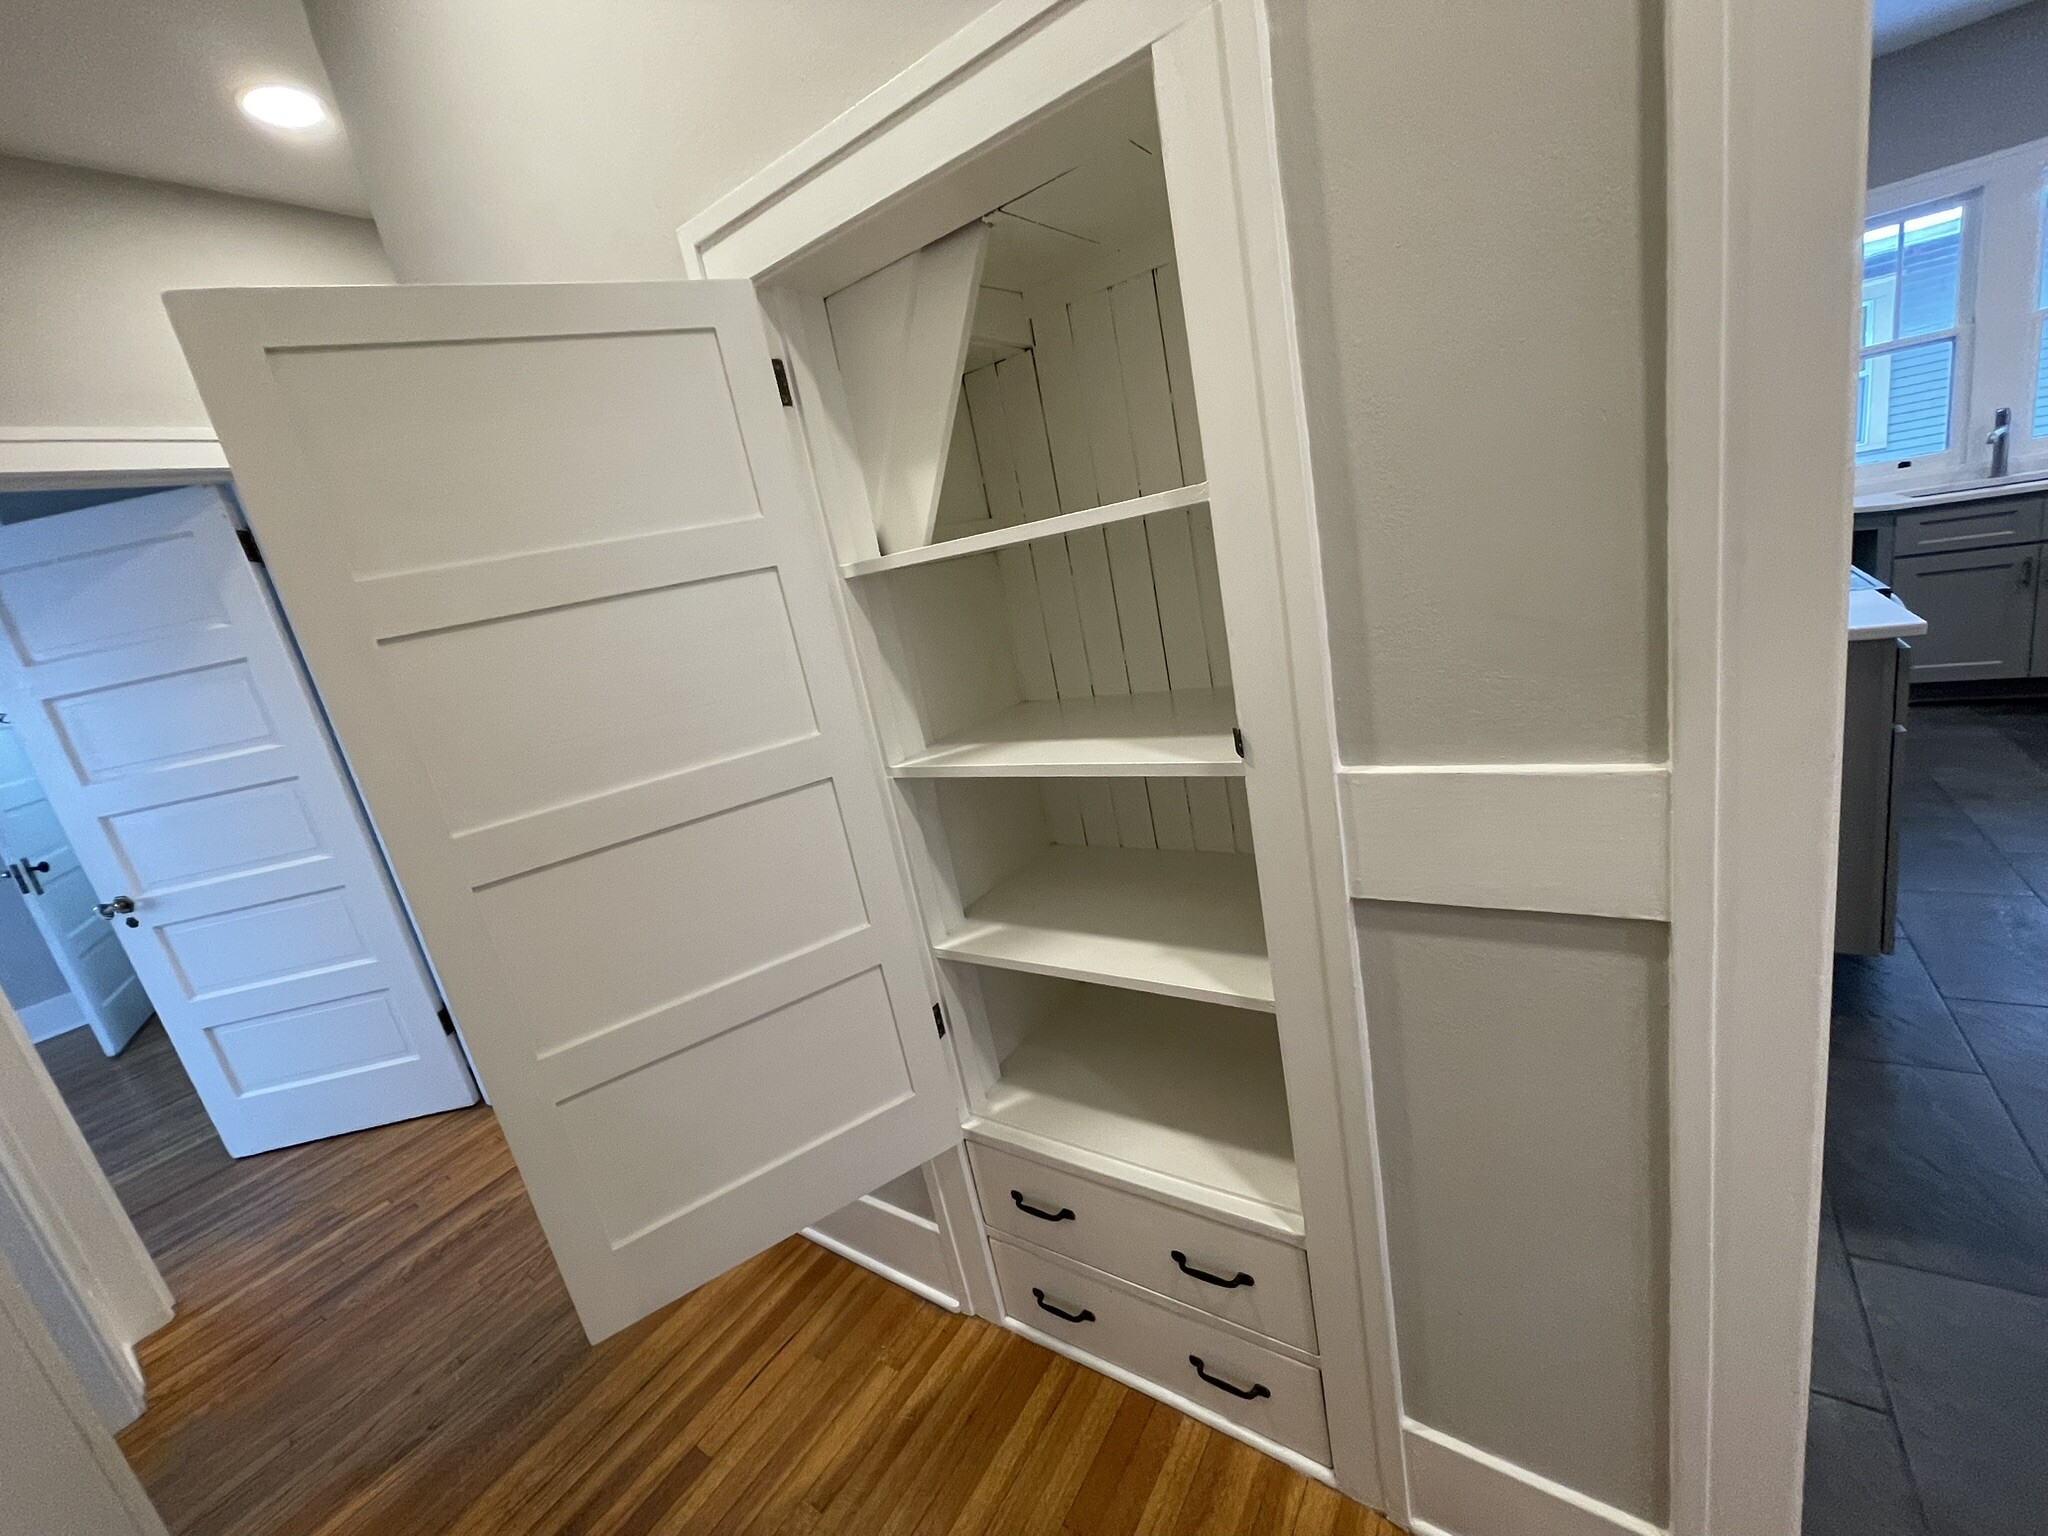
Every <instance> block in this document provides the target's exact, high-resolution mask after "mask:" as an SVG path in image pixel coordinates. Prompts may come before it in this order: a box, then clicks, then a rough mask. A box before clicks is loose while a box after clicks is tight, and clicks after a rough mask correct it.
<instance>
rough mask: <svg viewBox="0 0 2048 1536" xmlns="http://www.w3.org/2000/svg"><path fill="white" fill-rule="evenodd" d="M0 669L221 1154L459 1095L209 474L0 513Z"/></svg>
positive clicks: (281, 641) (397, 924) (428, 989)
mask: <svg viewBox="0 0 2048 1536" xmlns="http://www.w3.org/2000/svg"><path fill="white" fill-rule="evenodd" d="M0 691H4V693H5V694H6V696H7V700H8V708H9V710H10V713H11V715H12V718H13V720H14V722H15V724H16V725H17V726H18V728H19V730H20V732H21V742H22V745H23V746H24V747H25V748H26V749H27V751H28V754H29V759H30V761H31V762H32V763H33V764H34V765H35V769H36V774H37V777H38V778H40V779H41V781H42V784H43V788H44V790H45V792H46V793H47V794H48V795H49V797H50V804H51V807H52V808H53V809H54V810H55V812H56V814H57V819H58V820H59V821H60V822H61V823H62V824H63V827H64V830H65V833H66V835H67V836H68V837H69V839H70V841H71V844H72V846H73V847H74V848H75V849H76V850H77V853H78V858H79V862H80V864H81V865H82V866H83V868H84V871H85V875H86V877H87V879H88V880H89V881H90V883H91V885H92V887H93V888H94V890H95V891H97V893H98V899H100V900H102V901H107V902H112V901H115V900H116V899H117V898H126V899H128V900H130V901H132V902H133V903H134V910H133V912H132V913H131V914H129V915H126V916H123V915H119V914H116V915H114V916H112V917H110V918H108V919H107V921H108V922H109V923H110V924H111V926H112V931H113V933H114V934H115V936H116V937H117V938H118V939H119V940H120V942H121V945H122V947H123V948H124V949H125V950H126V952H127V955H128V958H129V960H130V961H131V962H132V964H133V965H134V967H135V972H136V974H137V975H138V976H139V977H140V978H141V981H142V985H143V988H144V989H145V990H146V991H147V992H148V994H149V996H150V999H151V1000H152V1001H153V1002H154V1003H155V1005H156V1010H157V1014H158V1016H159V1017H160V1018H161V1019H162V1020H163V1023H164V1028H165V1030H166V1032H167V1033H168V1034H169V1035H170V1038H171V1043H172V1044H173V1045H174V1046H175V1047H176V1048H177V1052H178V1057H179V1060H180V1061H181V1062H183V1064H184V1067H185V1071H186V1073H187V1074H188V1075H189V1076H190V1077H191V1079H192V1085H193V1087H194V1088H195V1089H196V1090H197V1091H198V1093H199V1097H200V1099H201V1101H202V1102H203V1103H204V1104H205V1105H206V1109H207V1113H208V1115H209V1117H210V1118H211V1119H212V1121H213V1124H214V1128H215V1130H216V1131H218V1132H219V1134H220V1138H221V1140H222V1142H223V1143H224V1144H225V1145H226V1147H227V1149H228V1151H229V1152H231V1153H233V1154H234V1155H235V1156H237V1157H242V1156H246V1155H248V1154H250V1153H253V1152H263V1151H268V1150H271V1149H272V1148H275V1147H281V1146H289V1145H291V1144H293V1143H295V1142H301V1141H311V1140H315V1139H317V1138H320V1137H324V1136H335V1135H340V1134H342V1133H344V1132H348V1131H356V1130H362V1129H364V1128H365V1127H368V1126H372V1125H381V1124H385V1123H387V1122H389V1121H393V1120H402V1119H406V1118H408V1117H410V1116H414V1115H422V1114H431V1113H434V1112H436V1111H439V1110H445V1109H455V1108H459V1107H461V1106H463V1105H467V1104H471V1103H474V1102H475V1099H476V1089H475V1085H474V1084H473V1083H472V1082H471V1080H470V1077H469V1073H468V1070H467V1069H466V1067H465V1066H464V1065H463V1062H462V1059H461V1056H460V1053H459V1052H458V1051H457V1049H456V1047H455V1044H454V1042H453V1041H452V1040H451V1039H450V1038H449V1036H448V1034H447V1032H446V1031H445V1030H444V1028H443V1027H442V1024H441V1021H440V1017H439V1004H438V1001H437V999H436V996H435V994H434V991H433V989H432V986H431V984H430V982H429V981H428V978H427V976H426V972H425V968H424V966H423V964H422V962H421V959H420V955H419V951H418V949H417V948H416V946H415V945H414V944H413V942H412V937H411V934H410V932H409V930H408V928H407V925H406V921H405V917H404V914H403V912H402V910H401V909H400V907H399V904H398V898H397V893H396V892H395V891H394V890H393V889H392V887H391V883H390V880H389V878H388V876H387V875H386V873H385V871H384V868H383V866H382V864H381V862H380V861H379V859H378V857H377V853H376V850H375V847H374V846H373V844H372V842H371V837H370V832H369V829H368V827H367V826H366V825H365V824H364V822H363V820H362V816H361V813H360V811H359V810H358V808H357V806H356V804H355V801H354V798H353V796H352V794H351V793H350V791H349V788H348V786H347V783H346V781H345V778H344V776H343V771H342V768H341V765H340V763H339V761H338V760H337V759H336V757H335V755H334V749H333V745H332V743H331V742H330V741H329V740H328V737H327V734H326V731H325V730H324V728H323V727H322V724H321V721H320V717H319V712H318V708H317V706H316V705H315V703H314V701H313V699H312V696H311V694H310V692H309V690H308V689H307V687H306V683H305V680H304V678H303V676H302V675H301V674H300V672H299V669H298V665H297V662H296V661H295V659H294V658H293V656H292V654H291V651H290V648H289V643H288V642H287V640H286V639H285V636H284V633H283V631H282V629H281V628H280V627H279V624H278V621H277V618H276V615H275V614H274V612H273V611H272V609H271V607H270V603H269V599H268V597H267V596H266V595H265V593H264V590H263V586H262V582H261V579H260V578H259V577H258V576H257V574H256V573H255V571H254V570H253V569H252V568H251V566H250V564H249V562H248V560H247V558H246V557H245V555H244V553H243V550H242V546H241V543H240V541H239V539H238V537H237V535H236V531H235V528H234V524H233V520H232V514H231V512H230V510H229V506H228V503H227V499H226V497H225V496H224V495H223V493H222V492H221V491H219V490H218V489H216V488H213V487H192V488H188V489H184V490H175V491H164V492H160V493H159V494H157V495H154V496H146V497H138V498H135V499H133V500H129V501H123V502H117V503H113V504H110V505H106V506H100V507H90V508H85V509H82V510H79V511H75V512H69V513H65V514H63V515H61V516H58V517H50V518H42V519H38V520H36V521H34V522H28V523H20V524H15V525H13V526H11V527H8V528H6V529H0Z"/></svg>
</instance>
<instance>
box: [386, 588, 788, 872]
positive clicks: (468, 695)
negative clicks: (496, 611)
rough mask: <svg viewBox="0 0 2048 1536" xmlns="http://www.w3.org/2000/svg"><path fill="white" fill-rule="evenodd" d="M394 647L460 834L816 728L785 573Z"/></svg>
mask: <svg viewBox="0 0 2048 1536" xmlns="http://www.w3.org/2000/svg"><path fill="white" fill-rule="evenodd" d="M382 655H383V659H384V665H385V667H386V668H387V670H388V671H389V674H390V677H391V681H392V685H393V687H394V689H395V690H396V693H397V697H398V698H399V700H400V701H401V704H402V707H403V709H404V711H405V715H406V718H407V720H408V721H409V722H410V724H411V726H412V728H413V729H414V730H416V731H417V732H418V733H419V737H420V740H421V742H422V743H423V745H424V746H425V748H426V752H425V755H426V760H427V772H428V774H429V775H430V776H431V777H432V778H433V780H434V786H435V789H436V792H437V793H438V795H439V797H440V800H441V804H442V807H443V808H444V810H445V811H446V813H447V816H448V819H449V821H450V822H451V823H452V824H453V825H454V827H455V828H456V829H457V831H458V832H464V831H469V830H472V829H474V828H477V827H480V826H491V825H494V824H497V823H500V822H505V821H511V820H513V819H515V818H517V817H520V816H523V815H530V814H532V813H533V812H535V811H539V810H545V809H546V808H548V807H550V806H555V805H562V804H565V803H568V802H572V801H577V800H587V799H589V798H591V797H592V796H594V795H602V794H605V793H607V792H608V791H611V790H616V789H621V788H624V787H626V786H628V785H632V784H640V783H646V782H648V781H649V780H653V779H659V778H664V777H666V776H668V775H670V774H675V773H681V772H685V771H687V770H688V769H691V768H697V767H702V766H703V765H704V764H706V763H712V762H718V761H720V760H722V759H726V758H732V757H738V756H743V755H745V754H747V753H750V752H758V751H761V750H762V749H763V748H766V747H771V746H775V745H778V744H780V743H782V742H787V741H795V740H797V739H799V738H801V737H804V736H810V735H814V734H816V731H817V719H816V717H815V716H814V714H813V713H812V710H811V701H810V693H809V690H808V688H807V686H806V684H805V682H804V674H803V664H802V662H801V661H800V660H799V659H798V657H797V649H796V636H795V635H794V633H793V632H792V631H791V629H790V625H789V612H788V609H787V607H786V606H785V604H784V602H783V597H782V584H781V582H780V581H779V580H778V579H777V577H776V574H775V572H774V571H773V570H757V571H743V572H738V573H736V574H733V575H730V576H719V577H714V578H712V579H711V580H708V581H697V582H686V583H678V584H676V585H673V586H663V587H655V588H652V589H650V590H646V591H638V592H627V593H620V594H617V595H614V596H610V597H605V598H601V599H598V600H595V601H591V602H584V603H573V604H570V605H568V606H566V607H561V608H547V609H542V610H540V611H538V612H534V613H524V614H517V615H512V616H509V617H506V618H501V619H495V620H491V621H488V622H485V623H481V624H465V625H459V626H457V627H455V628H452V629H443V630H435V631H430V632H428V633H426V634H422V635H414V636H408V637H406V638H404V639H400V640H389V641H386V642H385V644H384V646H383V647H382ZM592 656H603V657H605V658H606V661H607V665H606V668H605V673H604V675H603V676H602V677H593V676H592V675H591V673H590V670H589V662H588V659H589V658H590V657H592ZM622 703H623V704H624V705H626V706H627V707H625V708H621V707H620V706H621V704H622ZM537 705H538V706H541V707H539V708H537V707H536V706H537Z"/></svg>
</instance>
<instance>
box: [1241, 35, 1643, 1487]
mask: <svg viewBox="0 0 2048 1536" xmlns="http://www.w3.org/2000/svg"><path fill="white" fill-rule="evenodd" d="M1272 9H1273V17H1274V28H1275V51H1276V58H1275V76H1276V84H1277V87H1278V90H1279V96H1280V102H1281V118H1282V121H1281V130H1282V134H1283V144H1282V170H1283V174H1284V175H1285V178H1286V190H1287V196H1288V217H1289V230H1290V235H1291V238H1292V244H1293V258H1294V267H1295V288H1296V298H1297V302H1298V304H1299V311H1300V332H1301V344H1302V349H1303V366H1304V369H1305V371H1306V384H1307V390H1308V399H1309V402H1310V410H1311V412H1312V423H1311V424H1312V428H1313V441H1312V459H1313V465H1312V467H1313V471H1314V477H1315V490H1316V499H1317V512H1318V516H1319V518H1320V521H1321V533H1322V541H1323V553H1324V567H1325V581H1326V589H1327V594H1326V595H1327V598H1328V604H1329V612H1330V620H1329V622H1330V644H1331V656H1332V666H1333V671H1334V684H1335V690H1336V695H1337V712H1338V718H1339V725H1340V745H1341V750H1342V752H1343V754H1344V756H1345V758H1346V759H1347V760H1348V761H1350V762H1354V763H1359V764H1432V763H1510V762H1546V761H1550V762H1572V761H1581V762H1583V761H1603V760H1622V761H1656V760H1659V759H1661V758H1662V757H1663V756H1664V754H1665V750H1666V749H1665V719H1666V700H1665V665H1666V663H1665V644H1664V631H1665V615H1664V572H1663V566H1664V558H1665V555H1664V506H1663V500H1662V478H1663V474H1664V463H1663V451H1662V441H1661V417H1662V398H1661V397H1662V391H1663V366H1664V365H1663V356H1662V335H1663V325H1664V320H1663V312H1662V272H1663V263H1664V245H1663V229H1662V208H1663V198H1664V186H1663V164H1662V143H1661V134H1662V122H1663V106H1662V101H1661V96H1660V82H1661V79H1662V60H1661V57H1660V54H1659V47H1660V42H1659V40H1660V38H1661V36H1662V30H1663V16H1662V12H1661V8H1659V7H1658V6H1656V5H1655V4H1651V3H1647V0H1645V3H1639V4H1634V5H1616V4H1614V3H1612V0H1539V3H1535V4H1530V5H1521V6H1477V7H1474V6H1455V5H1453V6H1358V5H1348V4H1342V3H1338V0H1272ZM1356 917H1357V925H1358V940H1359V946H1360V959H1361V965H1362V970H1363V974H1364V978H1365V988H1366V1013H1367V1031H1368V1038H1369V1041H1370V1044H1371V1048H1372V1060H1373V1071H1374V1092H1375V1096H1376V1099H1377V1104H1378V1110H1379V1126H1380V1134H1381V1143H1382V1144H1381V1151H1382V1155H1383V1158H1384V1174H1385V1185H1386V1197H1387V1217H1388V1237H1389V1246H1390V1258H1391V1263H1392V1266H1393V1279H1394V1290H1395V1295H1396V1313H1397V1319H1396V1320H1397V1330H1398V1333H1399V1347H1400V1357H1401V1372H1402V1382H1403V1390H1404V1396H1405V1400H1406V1408H1407V1411H1408V1413H1409V1414H1410V1415H1411V1416H1413V1417H1415V1418H1416V1419H1418V1420H1420V1421H1421V1422H1423V1423H1425V1424H1428V1425H1430V1426H1432V1427H1433V1428H1436V1429H1439V1430H1442V1431H1443V1432H1445V1433H1447V1434H1450V1435H1453V1436H1456V1437H1457V1438H1459V1439H1461V1440H1465V1441H1467V1442H1469V1443H1471V1444H1474V1445H1477V1446H1479V1447H1480V1448H1482V1449H1484V1450H1487V1451H1491V1452H1493V1453H1494V1454H1496V1455H1500V1456H1503V1457H1505V1458H1507V1459H1508V1460H1510V1461H1512V1462H1515V1463H1517V1464H1519V1465H1523V1466H1527V1467H1530V1468H1532V1469H1534V1470H1536V1471H1539V1472H1541V1473H1543V1474H1545V1475H1547V1476H1549V1477H1551V1478H1553V1479H1555V1480H1556V1481H1558V1482H1561V1483H1564V1484H1566V1485H1567V1486H1570V1487H1573V1488H1576V1489H1579V1490H1580V1491H1582V1492H1585V1493H1588V1494H1591V1495H1593V1496H1594V1497H1596V1498H1599V1499H1602V1500H1605V1501H1607V1502H1609V1503H1612V1504H1615V1505H1618V1506H1620V1507H1622V1508H1624V1509H1627V1510H1629V1511H1630V1512H1632V1513H1634V1514H1637V1515H1640V1516H1642V1517H1644V1518H1646V1519H1648V1520H1651V1521H1653V1522H1656V1523H1661V1522H1662V1521H1663V1519H1664V1516H1665V1507H1666V1503H1667V1498H1668V1494H1667V1484H1668V1476H1667V1467H1666V1455H1665V1444H1664V1435H1665V1418H1664V1404H1665V1402H1666V1400H1667V1390H1666V1389H1667V1366H1666V1361H1667V1325H1666V1301H1665V1291H1666V1282H1665V1274H1666V1249H1667V1246H1668V1244H1667V1237H1666V1230H1667V1223H1666V1217H1665V1205H1666V1200H1667V1190H1666V1178H1665V1172H1664V1166H1663V1154H1662V1147H1663V1143H1664V1138H1665V1136H1666V1134H1667V1114H1666V1109H1665V1104H1664V1099H1663V1091H1662V1082H1663V1073H1664V1066H1663V1062H1664V1038H1665V1037H1664V1015H1665V1008H1666V985H1665V976H1664V963H1663V955H1664V944H1665V930H1664V929H1663V928H1662V926H1661V925H1652V924H1634V923H1619V922H1610V921H1604V920H1601V919H1596V918H1584V917H1569V916H1530V915H1525V914H1514V913H1505V912H1491V911H1478V910H1470V909H1460V908H1454V907H1408V906H1390V905H1383V904H1376V903H1360V904H1359V905H1358V908H1357V912H1356Z"/></svg>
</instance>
